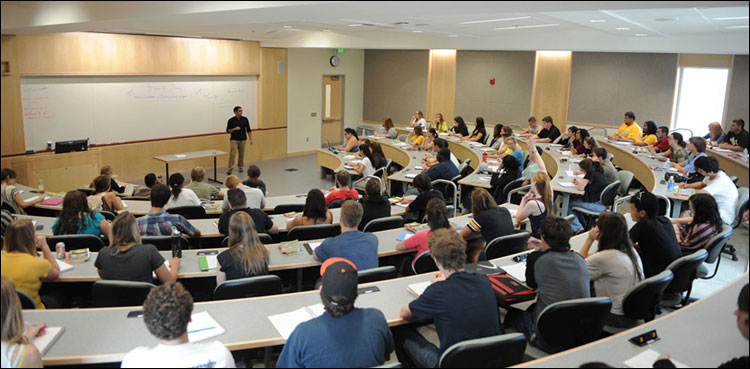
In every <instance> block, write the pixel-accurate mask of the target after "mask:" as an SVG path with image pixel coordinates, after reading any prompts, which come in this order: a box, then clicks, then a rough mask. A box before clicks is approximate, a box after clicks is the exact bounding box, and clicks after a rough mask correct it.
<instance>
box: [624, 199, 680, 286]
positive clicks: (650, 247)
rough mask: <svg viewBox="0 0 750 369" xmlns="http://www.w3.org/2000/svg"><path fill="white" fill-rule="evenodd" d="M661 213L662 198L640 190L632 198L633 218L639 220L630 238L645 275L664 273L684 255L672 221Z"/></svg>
mask: <svg viewBox="0 0 750 369" xmlns="http://www.w3.org/2000/svg"><path fill="white" fill-rule="evenodd" d="M658 212H659V199H657V198H656V196H654V195H653V194H652V193H650V192H638V193H636V194H635V195H633V196H632V197H631V198H630V217H631V218H633V221H634V222H636V224H635V225H633V227H632V228H630V231H629V234H630V239H631V240H632V241H633V244H634V245H635V247H636V248H637V250H638V253H639V254H640V255H641V260H643V274H644V275H645V276H646V278H650V277H653V276H655V275H657V274H659V273H661V272H662V271H663V270H664V269H666V268H667V266H669V264H670V263H671V262H673V261H674V260H675V259H677V258H679V257H680V256H682V252H680V245H679V244H678V243H677V237H675V233H674V228H673V227H672V222H671V221H670V220H669V219H668V218H666V217H663V216H660V215H657V214H658Z"/></svg>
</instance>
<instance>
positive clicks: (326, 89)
mask: <svg viewBox="0 0 750 369" xmlns="http://www.w3.org/2000/svg"><path fill="white" fill-rule="evenodd" d="M321 111H322V112H323V113H322V114H321V116H322V117H323V125H322V134H321V138H322V140H321V143H322V144H323V145H326V144H327V143H329V142H330V143H331V145H338V144H340V143H341V141H342V138H343V131H344V76H323V107H322V110H321Z"/></svg>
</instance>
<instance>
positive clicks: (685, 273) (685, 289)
mask: <svg viewBox="0 0 750 369" xmlns="http://www.w3.org/2000/svg"><path fill="white" fill-rule="evenodd" d="M707 257H708V252H707V251H706V250H704V249H700V250H698V251H696V252H694V253H692V254H690V255H685V256H683V257H681V258H679V259H677V260H675V261H673V262H672V263H671V264H669V266H667V270H671V271H672V274H674V279H672V282H671V283H669V285H668V286H667V288H666V289H665V290H664V296H663V297H662V300H661V306H663V307H673V306H675V305H678V304H679V305H682V306H686V305H687V304H689V303H690V292H691V291H692V289H693V281H694V280H695V279H696V278H697V277H698V268H699V267H700V266H701V264H703V261H704V260H706V258H707ZM683 293H686V294H685V296H684V297H683V296H682V294H683Z"/></svg>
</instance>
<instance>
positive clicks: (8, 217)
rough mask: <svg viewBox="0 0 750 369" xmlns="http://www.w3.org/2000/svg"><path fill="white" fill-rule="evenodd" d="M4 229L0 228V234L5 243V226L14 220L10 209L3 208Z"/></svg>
mask: <svg viewBox="0 0 750 369" xmlns="http://www.w3.org/2000/svg"><path fill="white" fill-rule="evenodd" d="M2 216H3V217H2V229H0V235H2V240H3V244H4V242H5V228H7V227H8V225H9V224H10V223H11V222H12V221H13V215H11V214H10V212H9V211H7V210H5V209H3V211H2Z"/></svg>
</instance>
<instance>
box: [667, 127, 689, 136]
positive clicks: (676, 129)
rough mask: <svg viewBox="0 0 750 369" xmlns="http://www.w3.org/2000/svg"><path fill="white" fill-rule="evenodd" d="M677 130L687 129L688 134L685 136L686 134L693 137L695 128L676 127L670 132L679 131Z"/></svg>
mask: <svg viewBox="0 0 750 369" xmlns="http://www.w3.org/2000/svg"><path fill="white" fill-rule="evenodd" d="M677 131H687V132H688V135H687V136H685V135H683V136H685V137H693V130H691V129H687V128H675V129H673V130H672V131H671V132H669V133H670V134H671V133H673V132H677Z"/></svg>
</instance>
